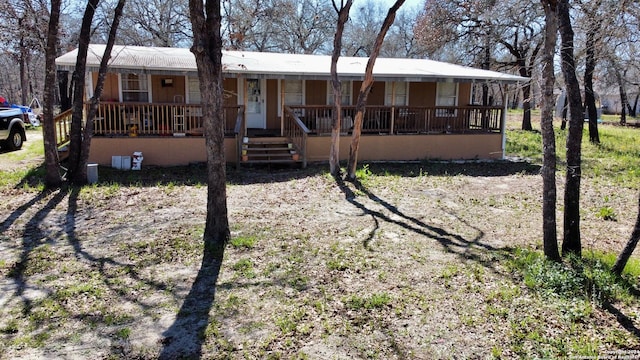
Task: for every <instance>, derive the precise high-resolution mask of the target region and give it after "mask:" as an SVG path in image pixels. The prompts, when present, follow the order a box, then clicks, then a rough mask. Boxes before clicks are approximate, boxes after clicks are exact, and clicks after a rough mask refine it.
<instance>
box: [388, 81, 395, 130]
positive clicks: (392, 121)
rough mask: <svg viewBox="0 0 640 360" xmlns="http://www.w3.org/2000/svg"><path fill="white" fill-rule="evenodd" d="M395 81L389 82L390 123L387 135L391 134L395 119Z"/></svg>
mask: <svg viewBox="0 0 640 360" xmlns="http://www.w3.org/2000/svg"><path fill="white" fill-rule="evenodd" d="M395 105H396V82H395V81H392V82H391V124H389V135H393V126H394V124H395V120H396V108H395Z"/></svg>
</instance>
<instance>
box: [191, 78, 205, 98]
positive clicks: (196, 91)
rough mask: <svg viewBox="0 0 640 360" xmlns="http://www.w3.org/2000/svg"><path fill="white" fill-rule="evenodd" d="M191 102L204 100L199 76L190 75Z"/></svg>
mask: <svg viewBox="0 0 640 360" xmlns="http://www.w3.org/2000/svg"><path fill="white" fill-rule="evenodd" d="M188 83H189V88H188V91H189V104H200V102H201V101H202V99H201V97H200V81H199V80H198V78H195V77H189V80H188Z"/></svg>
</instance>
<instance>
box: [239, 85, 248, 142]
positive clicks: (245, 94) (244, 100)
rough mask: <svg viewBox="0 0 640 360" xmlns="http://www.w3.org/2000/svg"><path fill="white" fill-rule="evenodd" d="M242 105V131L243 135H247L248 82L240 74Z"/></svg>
mask: <svg viewBox="0 0 640 360" xmlns="http://www.w3.org/2000/svg"><path fill="white" fill-rule="evenodd" d="M241 79H242V106H244V112H243V115H242V116H243V117H244V121H243V122H244V129H242V133H243V134H245V136H248V134H247V105H248V99H247V98H248V95H249V84H248V83H247V79H246V78H245V77H244V76H242V77H241Z"/></svg>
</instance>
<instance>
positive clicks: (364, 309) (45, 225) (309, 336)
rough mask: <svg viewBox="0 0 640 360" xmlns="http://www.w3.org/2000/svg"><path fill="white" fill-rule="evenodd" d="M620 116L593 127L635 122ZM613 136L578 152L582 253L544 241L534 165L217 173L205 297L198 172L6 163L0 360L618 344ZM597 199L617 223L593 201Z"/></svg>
mask: <svg viewBox="0 0 640 360" xmlns="http://www.w3.org/2000/svg"><path fill="white" fill-rule="evenodd" d="M602 130H603V133H602V134H604V133H605V132H607V131H608V130H607V129H606V128H605V127H603V129H602ZM614 130H616V131H617V129H614ZM622 130H624V131H622V132H621V133H619V134H617V135H615V134H616V132H612V134H614V135H613V136H614V137H613V138H611V139H609V138H607V137H603V138H605V139H608V140H607V141H630V140H629V139H630V138H629V137H628V134H627V132H631V134H635V132H634V131H636V130H634V129H622ZM513 133H514V134H516V135H517V136H521V140H518V141H517V142H518V144H515V143H510V144H509V148H510V149H511V150H510V151H511V153H512V154H515V155H520V156H523V157H532V158H534V159H535V157H533V155H534V154H535V146H539V144H538V145H535V144H536V141H538V140H537V139H539V138H536V136H539V135H536V134H535V133H520V132H516V131H513ZM513 139H517V137H514V138H513ZM625 139H626V140H625ZM520 142H522V144H520ZM526 142H529V145H526ZM614 148H616V149H617V150H615V151H614V150H612V149H609V150H606V151H602V150H599V151H601V152H596V151H595V148H594V149H588V150H587V151H585V163H586V164H589V166H590V167H589V168H588V171H586V172H585V173H586V174H585V179H584V182H583V197H582V198H581V201H582V209H583V219H582V222H581V229H582V238H583V244H584V258H583V259H573V258H572V259H567V260H566V261H565V262H563V263H560V264H556V263H550V262H548V261H546V260H545V259H544V258H543V256H542V255H541V252H540V248H541V204H540V199H541V191H540V176H539V169H540V167H539V164H536V163H535V160H534V161H533V162H521V163H519V162H495V163H462V164H449V163H441V162H423V163H419V164H365V165H366V166H363V167H362V168H361V169H359V171H358V179H359V180H360V181H359V183H357V184H352V183H344V184H336V182H335V180H334V179H333V178H332V177H331V176H329V175H328V174H327V169H326V166H324V165H322V166H311V167H310V168H308V169H306V170H297V169H295V170H294V169H289V168H269V169H262V168H253V169H249V170H243V171H237V170H235V169H231V168H229V169H228V175H229V187H228V189H227V190H228V209H229V221H230V226H231V238H230V241H229V246H228V247H227V249H226V252H225V257H224V262H223V264H222V268H221V271H220V274H219V277H218V278H217V279H216V280H217V281H216V283H217V286H216V287H215V290H216V291H215V297H213V293H211V292H206V290H209V289H208V288H207V287H206V286H203V285H202V284H201V283H199V280H201V279H202V278H206V277H207V275H208V274H207V273H206V268H203V267H202V265H207V264H202V258H201V257H202V251H203V244H202V236H203V232H204V220H205V215H206V196H207V190H206V186H203V184H204V183H205V181H206V171H205V169H204V167H202V166H189V167H181V168H168V169H157V168H153V167H147V168H145V169H144V170H143V171H141V172H121V171H115V170H112V169H102V168H101V169H100V180H101V181H100V182H99V183H98V184H94V185H91V186H86V187H82V188H69V189H64V190H60V191H52V192H40V191H38V190H37V187H27V188H25V187H24V186H18V184H21V183H22V184H37V181H38V180H37V179H38V178H39V177H40V176H41V174H40V175H38V174H36V173H33V174H29V175H26V174H25V175H23V177H20V176H15V177H12V176H10V177H9V178H10V179H11V180H3V181H6V182H4V183H3V184H2V186H0V192H1V195H2V196H11V199H12V200H11V201H10V202H8V203H5V204H3V205H2V206H1V207H0V276H1V278H0V290H1V291H0V304H2V306H1V307H0V353H1V354H2V355H0V357H2V358H5V357H6V358H56V357H73V358H89V357H96V358H140V359H155V358H177V357H179V356H182V357H184V358H192V357H198V356H200V357H202V358H212V359H227V358H231V359H245V358H271V359H278V358H287V359H298V358H299V359H306V358H309V359H324V358H337V359H347V358H358V359H360V358H371V359H426V358H428V359H448V358H504V359H511V358H569V357H585V356H600V357H604V356H606V355H607V354H612V353H615V352H618V353H619V354H633V353H632V352H631V351H632V350H633V349H638V348H640V337H639V333H640V332H639V331H638V330H637V329H638V328H640V315H638V314H640V301H639V299H638V278H639V276H640V261H639V260H638V257H637V255H634V256H633V257H632V259H631V261H630V262H629V264H628V265H627V267H626V269H625V273H624V275H623V276H622V277H616V276H613V275H612V274H611V273H610V272H609V271H608V269H609V268H610V267H611V265H612V264H613V261H615V255H616V254H617V252H618V251H620V250H621V249H622V247H623V245H624V243H625V242H626V240H627V239H628V237H629V235H630V232H631V229H632V227H633V223H634V220H635V216H636V214H637V194H636V192H637V189H636V188H635V186H636V185H634V184H635V183H634V182H633V181H631V180H629V179H628V178H624V177H620V175H619V174H616V173H615V171H613V170H612V169H608V168H606V167H605V166H604V165H602V164H600V165H597V164H599V163H606V162H607V161H610V162H612V163H616V162H617V163H619V164H620V165H619V166H633V163H632V159H631V158H630V157H627V155H629V154H631V153H633V152H634V151H635V150H634V149H635V148H634V145H629V147H628V148H627V147H626V145H625V147H619V148H618V147H614ZM514 149H515V150H514ZM538 149H539V148H538ZM538 151H539V150H538ZM527 154H530V155H531V156H529V155H527ZM598 156H600V157H602V159H599V160H598V161H595V160H596V159H595V158H594V157H598ZM594 164H596V165H597V166H596V165H594ZM625 164H626V165H625ZM596 168H600V169H601V170H602V172H601V173H600V175H598V176H597V177H596V176H592V175H589V174H590V173H591V172H592V171H594V169H596ZM3 175H4V173H3ZM625 176H627V175H625ZM0 178H3V179H4V178H5V177H0ZM558 179H559V183H561V180H562V176H561V174H559V176H558ZM621 181H629V182H628V183H626V185H624V186H621ZM634 181H635V180H634ZM29 186H31V185H29ZM607 207H610V208H611V209H612V210H613V214H615V216H616V219H617V221H610V219H605V218H604V217H603V216H599V215H598V214H599V210H600V209H604V208H607ZM559 215H560V213H559ZM203 269H205V270H203ZM199 292H204V293H206V294H209V295H208V297H197V296H196V295H197V294H198V293H199Z"/></svg>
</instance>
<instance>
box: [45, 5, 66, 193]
mask: <svg viewBox="0 0 640 360" xmlns="http://www.w3.org/2000/svg"><path fill="white" fill-rule="evenodd" d="M61 2H62V0H51V12H50V15H49V30H48V33H47V49H46V55H45V57H46V65H45V80H44V94H43V95H44V97H43V98H42V101H43V116H44V117H43V119H42V134H43V138H44V162H45V168H46V175H45V180H44V182H45V185H46V187H47V188H57V187H59V186H60V185H61V184H62V178H61V177H60V172H59V168H58V147H57V144H56V132H55V124H54V117H53V104H54V93H55V91H54V88H55V86H56V53H57V51H56V45H57V44H58V24H59V22H60V6H61Z"/></svg>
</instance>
